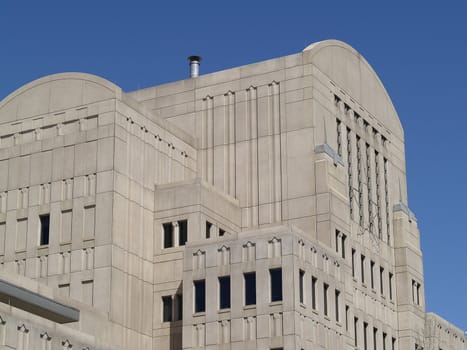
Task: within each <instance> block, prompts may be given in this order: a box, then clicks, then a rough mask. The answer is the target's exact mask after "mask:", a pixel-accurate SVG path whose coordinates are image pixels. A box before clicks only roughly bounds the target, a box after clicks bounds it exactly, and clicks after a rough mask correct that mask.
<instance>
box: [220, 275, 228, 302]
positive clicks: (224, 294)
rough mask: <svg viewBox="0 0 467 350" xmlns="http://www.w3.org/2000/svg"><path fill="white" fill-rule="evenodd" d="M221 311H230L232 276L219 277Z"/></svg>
mask: <svg viewBox="0 0 467 350" xmlns="http://www.w3.org/2000/svg"><path fill="white" fill-rule="evenodd" d="M219 309H230V276H223V277H219Z"/></svg>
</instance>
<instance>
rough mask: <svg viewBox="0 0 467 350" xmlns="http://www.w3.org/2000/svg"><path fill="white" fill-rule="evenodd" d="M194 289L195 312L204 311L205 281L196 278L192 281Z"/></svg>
mask: <svg viewBox="0 0 467 350" xmlns="http://www.w3.org/2000/svg"><path fill="white" fill-rule="evenodd" d="M193 285H194V289H195V312H205V311H206V281H205V280H198V281H194V282H193Z"/></svg>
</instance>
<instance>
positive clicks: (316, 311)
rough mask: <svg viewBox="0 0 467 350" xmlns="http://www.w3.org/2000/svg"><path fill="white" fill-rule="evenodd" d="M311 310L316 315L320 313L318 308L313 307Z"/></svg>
mask: <svg viewBox="0 0 467 350" xmlns="http://www.w3.org/2000/svg"><path fill="white" fill-rule="evenodd" d="M311 312H313V313H314V314H315V315H319V312H318V309H312V310H311Z"/></svg>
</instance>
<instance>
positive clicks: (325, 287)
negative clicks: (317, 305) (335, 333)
mask: <svg viewBox="0 0 467 350" xmlns="http://www.w3.org/2000/svg"><path fill="white" fill-rule="evenodd" d="M328 291H329V285H328V284H326V283H324V284H323V301H324V303H323V311H324V315H325V316H329V315H328V311H329V310H328Z"/></svg>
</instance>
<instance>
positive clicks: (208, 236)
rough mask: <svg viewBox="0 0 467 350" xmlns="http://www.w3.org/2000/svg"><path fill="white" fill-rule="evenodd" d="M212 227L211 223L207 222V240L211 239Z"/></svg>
mask: <svg viewBox="0 0 467 350" xmlns="http://www.w3.org/2000/svg"><path fill="white" fill-rule="evenodd" d="M211 227H212V224H211V223H210V222H209V221H206V238H211Z"/></svg>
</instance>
